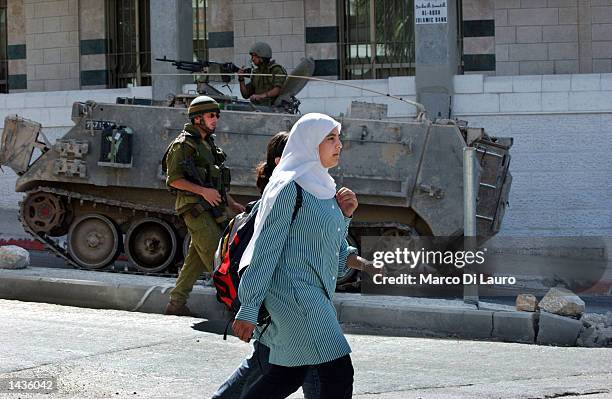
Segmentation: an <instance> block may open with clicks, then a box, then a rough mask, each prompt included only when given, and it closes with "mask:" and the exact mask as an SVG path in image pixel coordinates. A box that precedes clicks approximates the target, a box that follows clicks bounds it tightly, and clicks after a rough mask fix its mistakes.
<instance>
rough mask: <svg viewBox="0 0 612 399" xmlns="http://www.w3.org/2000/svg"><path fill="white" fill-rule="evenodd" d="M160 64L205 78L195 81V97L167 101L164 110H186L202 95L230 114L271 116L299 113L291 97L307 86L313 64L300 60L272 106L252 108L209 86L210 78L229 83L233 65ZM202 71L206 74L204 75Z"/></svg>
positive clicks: (244, 70) (209, 62)
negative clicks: (238, 112) (231, 112)
mask: <svg viewBox="0 0 612 399" xmlns="http://www.w3.org/2000/svg"><path fill="white" fill-rule="evenodd" d="M155 60H157V61H161V62H170V63H172V65H173V66H174V67H176V69H178V70H182V71H189V72H191V73H192V74H201V75H204V76H206V79H205V80H197V81H196V84H197V90H196V91H197V94H196V93H193V94H192V93H189V94H177V95H174V96H172V98H170V101H169V102H168V104H166V105H168V106H170V107H184V108H187V107H188V106H189V103H191V101H192V100H193V99H194V98H195V97H196V96H197V95H206V96H210V97H212V98H213V99H215V100H216V101H217V102H218V103H219V104H220V106H221V108H222V109H227V110H232V111H247V112H273V113H288V114H297V113H298V112H299V109H298V108H299V105H300V101H299V100H298V99H297V98H296V97H295V96H296V95H297V93H299V92H300V90H302V89H303V88H304V86H305V85H306V83H307V82H308V81H307V79H305V78H309V77H312V75H313V73H314V67H315V65H314V60H313V59H312V58H304V59H303V60H302V62H300V64H299V65H298V66H297V67H295V69H294V70H293V72H292V73H291V74H290V75H289V77H288V78H287V80H286V81H285V85H284V86H283V88H282V89H281V93H280V95H279V96H278V97H277V98H276V100H275V102H274V104H272V105H271V106H267V105H254V104H252V103H251V102H250V101H248V100H241V99H238V98H237V97H235V96H228V95H226V94H224V93H222V92H221V91H219V90H217V89H216V88H214V87H213V86H212V85H210V84H209V80H208V79H209V77H210V76H221V80H222V81H223V82H224V83H226V84H227V83H229V82H230V80H231V78H232V75H234V74H236V73H237V72H238V71H239V70H240V68H239V67H237V66H236V65H235V64H234V63H233V62H215V61H201V60H198V61H182V60H173V59H169V58H167V57H166V56H164V58H156V59H155ZM206 69H208V70H207V71H206V73H202V72H204V71H205V70H206ZM242 71H243V74H244V75H251V74H252V70H251V69H250V68H245V69H243V70H242Z"/></svg>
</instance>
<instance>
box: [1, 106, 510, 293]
mask: <svg viewBox="0 0 612 399" xmlns="http://www.w3.org/2000/svg"><path fill="white" fill-rule="evenodd" d="M229 108H231V107H227V106H226V109H225V110H223V111H222V114H221V118H220V120H219V122H218V125H217V131H216V136H217V138H216V142H217V143H218V145H219V146H220V147H222V148H223V149H224V150H225V151H226V152H227V154H228V160H229V162H228V166H229V167H230V169H231V173H232V186H231V194H232V196H234V198H236V199H237V200H239V201H241V202H242V203H246V202H247V201H249V200H253V199H255V198H256V197H258V195H259V193H258V190H257V188H256V187H255V174H254V168H255V165H256V164H257V163H258V162H260V161H261V160H262V159H264V157H265V151H266V145H267V143H268V140H269V139H270V138H271V136H273V135H274V134H275V133H277V132H278V131H282V130H286V131H288V130H290V129H291V126H292V125H293V124H294V123H295V121H297V119H298V118H299V115H295V114H288V113H279V112H269V113H267V112H249V111H234V110H228V109H229ZM72 120H73V122H74V124H75V125H74V127H72V129H70V131H68V132H67V133H66V134H65V135H64V136H63V137H61V138H59V139H58V140H57V141H56V143H54V144H53V145H51V144H49V143H48V141H47V140H46V139H45V138H44V134H43V132H42V129H41V125H40V124H38V123H36V122H34V121H29V120H26V119H23V118H21V117H19V116H10V117H7V119H6V120H5V127H4V133H3V136H2V147H1V148H0V164H1V165H7V166H9V167H11V168H12V169H13V170H14V171H15V172H16V173H17V174H18V175H19V177H18V179H17V183H16V187H15V189H16V191H18V192H23V193H24V194H25V195H24V198H23V201H22V202H21V203H20V219H21V221H22V223H23V225H24V228H25V230H26V231H28V233H30V234H31V235H32V236H33V237H35V238H36V239H37V240H39V241H41V242H42V243H44V244H45V245H46V247H47V248H48V249H49V250H50V251H52V252H54V253H55V254H56V255H58V256H60V257H62V258H63V259H65V260H66V261H67V262H68V263H70V264H71V265H73V266H75V267H78V268H86V269H104V268H106V267H108V266H109V265H111V264H112V263H113V262H114V261H115V259H117V257H118V256H120V255H121V254H124V255H125V256H126V257H127V259H128V260H129V262H130V263H131V264H133V266H134V267H135V268H137V269H138V270H139V271H141V272H145V273H164V272H167V271H168V270H172V269H171V268H172V267H173V266H175V265H180V264H181V262H182V259H183V257H184V255H185V253H186V248H187V246H188V243H189V237H188V235H187V230H186V228H185V226H184V224H183V222H182V221H181V219H180V218H179V217H177V215H176V214H175V212H174V207H173V204H174V196H173V195H172V194H171V193H170V192H169V191H168V190H167V189H166V187H165V183H164V176H163V174H162V171H161V164H160V160H161V158H162V155H163V154H164V151H165V149H166V147H167V146H168V144H169V143H170V142H171V140H173V139H174V137H176V136H177V135H178V134H179V132H180V131H181V129H182V126H183V124H184V123H185V121H186V120H187V116H186V110H185V109H184V108H176V107H174V108H173V107H167V106H140V105H130V104H96V103H92V102H87V103H81V102H77V103H75V104H74V105H73V110H72ZM339 121H340V122H341V123H342V141H343V146H344V148H343V155H342V158H341V162H340V165H339V166H338V167H337V168H335V169H334V170H332V174H333V175H334V177H335V179H336V182H337V183H338V185H339V186H347V187H350V188H351V189H352V190H354V191H355V192H356V194H357V195H358V198H359V202H360V206H359V208H358V210H357V212H356V214H355V217H354V221H353V222H352V225H351V228H350V230H349V234H350V239H351V240H352V241H353V242H354V243H355V244H357V245H358V244H359V241H360V237H362V236H371V235H389V236H396V235H428V236H443V237H461V236H462V234H463V191H462V190H463V187H462V186H463V179H462V170H463V168H462V151H463V148H464V147H466V146H471V147H475V148H476V149H477V153H478V160H479V163H480V167H481V171H480V177H479V178H480V186H479V187H480V188H479V191H478V208H477V214H478V235H479V236H483V237H491V236H493V235H495V234H496V233H497V232H498V231H499V229H500V226H501V222H502V220H503V217H504V211H505V207H506V203H507V199H508V194H509V189H510V185H511V181H512V178H511V175H510V173H509V172H508V167H509V163H510V155H509V149H510V147H511V146H512V139H509V138H493V137H489V136H488V135H487V134H486V133H485V132H484V130H483V129H480V128H471V127H467V126H466V125H464V124H461V123H458V122H456V121H451V120H443V121H440V122H436V123H434V122H432V121H430V120H429V119H427V118H426V117H424V116H423V115H420V116H419V117H417V118H416V119H414V120H413V121H409V122H399V121H392V120H384V119H383V120H378V119H357V118H353V117H340V118H339ZM33 154H37V155H35V156H33ZM59 237H63V238H62V239H58V238H59ZM353 277H354V276H353V275H352V273H349V274H348V275H347V276H345V278H344V279H339V281H338V283H339V284H346V283H347V282H348V281H350V280H351V279H352V278H353Z"/></svg>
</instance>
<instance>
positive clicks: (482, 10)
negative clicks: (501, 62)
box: [461, 0, 495, 75]
mask: <svg viewBox="0 0 612 399" xmlns="http://www.w3.org/2000/svg"><path fill="white" fill-rule="evenodd" d="M462 7H463V8H462V10H461V11H462V17H463V25H462V27H461V31H462V33H463V71H464V73H466V74H469V73H481V74H482V73H484V74H488V75H495V0H463V2H462Z"/></svg>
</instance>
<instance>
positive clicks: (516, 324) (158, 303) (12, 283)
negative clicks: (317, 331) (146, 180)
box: [0, 273, 582, 345]
mask: <svg viewBox="0 0 612 399" xmlns="http://www.w3.org/2000/svg"><path fill="white" fill-rule="evenodd" d="M83 276H84V277H85V276H87V274H84V275H83ZM92 276H94V278H95V276H97V274H96V275H92ZM122 280H123V278H120V279H114V280H113V282H108V281H106V282H101V281H92V280H85V279H74V278H53V277H45V276H27V275H25V276H24V275H19V274H15V273H13V274H8V273H7V274H4V275H2V276H0V298H2V299H12V300H21V301H30V302H47V303H54V304H59V305H67V306H77V307H89V308H95V309H117V310H125V311H139V312H145V313H158V314H160V313H163V311H164V309H165V306H166V304H167V303H168V299H169V297H168V292H169V288H170V286H169V285H168V283H167V282H165V281H160V282H158V284H159V285H149V286H147V285H143V284H142V283H137V284H134V283H123V282H122ZM126 280H127V278H126ZM141 281H142V280H141ZM152 281H155V280H152ZM158 281H159V280H158ZM410 301H412V303H410V302H408V298H406V299H404V298H401V297H382V298H380V297H372V296H361V295H359V294H337V295H336V296H335V298H334V305H335V307H336V309H337V313H338V320H339V321H340V322H341V323H343V324H346V325H347V326H348V325H356V326H361V327H363V330H365V331H369V330H371V331H376V330H377V329H389V330H396V331H402V332H405V333H410V335H413V336H438V337H440V336H452V337H457V338H464V339H485V340H486V339H499V340H504V341H510V342H525V343H533V341H534V338H535V332H534V318H535V317H537V316H535V315H534V314H533V313H525V312H515V311H495V310H478V309H476V307H475V306H473V305H467V304H464V303H463V302H461V301H438V302H436V301H435V300H429V301H428V300H426V299H416V298H411V299H410ZM427 303H431V304H432V305H431V306H429V305H425V304H427ZM188 305H189V307H190V309H191V310H192V312H194V313H195V314H196V315H197V316H199V317H201V318H204V319H208V320H210V321H219V320H224V321H227V320H229V319H230V318H231V317H232V314H231V313H229V312H228V311H227V310H226V309H225V307H224V306H223V305H222V304H220V303H219V302H218V301H217V299H216V291H215V290H214V288H212V287H204V286H200V285H197V286H195V287H194V290H193V291H192V294H191V296H190V298H189V303H188ZM551 316H555V317H560V316H556V315H551ZM560 318H562V319H567V318H564V317H560ZM569 320H570V321H575V322H577V323H578V329H577V330H576V331H575V336H573V343H569V341H571V340H561V341H559V342H562V344H568V345H570V344H575V342H576V338H577V336H578V332H579V330H580V327H581V326H582V323H581V322H580V321H578V320H573V319H569ZM557 323H558V322H557ZM552 328H553V330H554V329H556V327H555V326H552ZM546 331H547V330H546V329H545V330H544V332H545V333H544V335H542V336H541V337H540V336H539V337H538V343H542V342H544V343H549V342H550V343H554V342H557V341H555V340H553V339H546V340H545V339H544V337H546V336H547V335H546V334H547V333H546Z"/></svg>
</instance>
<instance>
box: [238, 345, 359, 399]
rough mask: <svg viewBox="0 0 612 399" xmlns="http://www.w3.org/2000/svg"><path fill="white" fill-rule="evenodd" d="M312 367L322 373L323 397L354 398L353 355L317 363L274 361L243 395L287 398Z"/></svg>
mask: <svg viewBox="0 0 612 399" xmlns="http://www.w3.org/2000/svg"><path fill="white" fill-rule="evenodd" d="M308 367H315V368H316V369H317V372H318V374H319V380H320V384H321V386H320V388H321V396H320V399H350V398H351V397H352V396H353V364H352V362H351V357H350V356H349V355H346V356H343V357H341V358H339V359H336V360H332V361H331V362H327V363H322V364H319V365H316V366H300V367H284V366H277V365H275V364H271V365H270V368H269V369H268V370H266V372H265V374H263V375H262V376H261V377H259V379H258V380H257V381H256V382H255V383H254V384H253V385H252V386H251V388H250V389H249V391H248V392H245V393H243V395H242V396H241V399H261V398H266V399H284V398H286V397H287V396H289V395H291V394H292V393H293V392H295V391H297V390H298V388H299V387H301V386H302V383H303V382H304V377H305V376H306V371H307V370H308Z"/></svg>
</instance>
